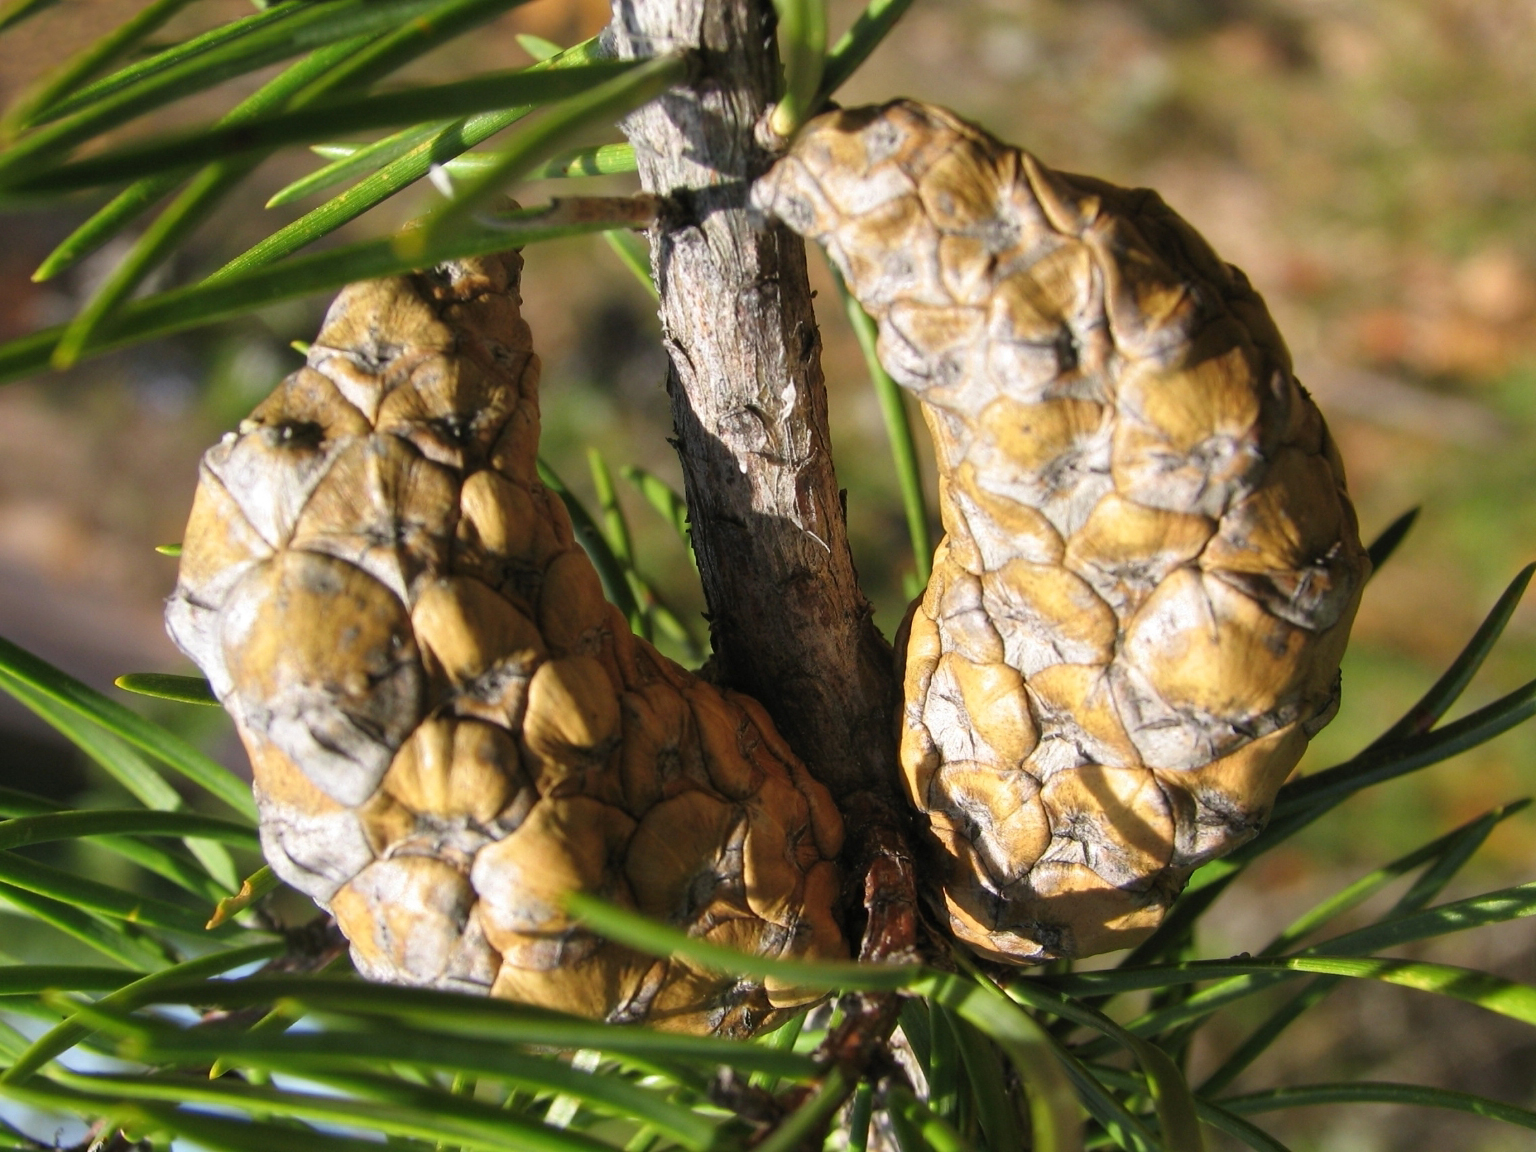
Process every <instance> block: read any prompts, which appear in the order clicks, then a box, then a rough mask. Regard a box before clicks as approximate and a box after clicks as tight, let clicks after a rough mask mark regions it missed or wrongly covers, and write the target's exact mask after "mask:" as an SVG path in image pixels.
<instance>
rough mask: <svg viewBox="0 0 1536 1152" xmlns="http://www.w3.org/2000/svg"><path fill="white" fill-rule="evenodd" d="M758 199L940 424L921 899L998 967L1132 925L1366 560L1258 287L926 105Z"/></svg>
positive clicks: (833, 143)
mask: <svg viewBox="0 0 1536 1152" xmlns="http://www.w3.org/2000/svg"><path fill="white" fill-rule="evenodd" d="M754 203H755V205H756V206H757V207H758V208H759V209H760V210H762V211H764V212H765V213H768V214H771V215H773V216H777V217H778V218H779V219H781V220H783V221H784V222H785V223H787V224H788V225H789V226H790V227H791V228H793V229H795V230H796V231H797V232H800V233H801V234H802V235H804V236H806V237H808V238H811V239H814V240H816V241H817V242H818V243H820V244H821V245H822V246H823V247H824V248H825V249H826V251H827V253H828V255H829V256H830V258H831V259H832V261H833V263H834V264H836V266H837V268H838V270H839V271H840V272H841V273H842V275H843V277H844V279H845V280H846V282H847V284H848V287H849V290H850V291H851V292H852V293H853V295H854V296H855V297H856V298H857V299H858V301H859V302H860V304H862V305H863V307H864V308H865V310H866V311H867V312H868V313H869V314H870V315H871V316H872V317H873V318H874V319H875V320H876V321H877V322H878V324H879V332H880V338H879V354H880V359H881V362H882V363H883V364H884V365H885V367H886V369H887V370H888V371H889V372H890V373H891V375H892V376H893V377H895V379H896V380H897V381H898V382H899V383H901V384H902V385H904V386H905V387H907V388H909V389H911V390H912V391H913V392H914V393H915V394H916V395H917V396H918V397H920V398H921V400H922V401H923V414H924V416H925V417H926V419H927V422H928V426H929V429H930V431H931V433H932V436H933V440H934V446H935V451H936V455H937V458H938V471H939V502H940V512H941V514H942V517H943V523H944V530H945V538H944V540H943V542H942V543H941V544H940V545H939V548H938V550H937V552H936V554H935V556H934V564H933V578H932V580H931V581H930V582H929V584H928V588H927V591H926V592H925V594H924V595H923V597H922V598H921V600H920V601H919V602H918V603H917V604H916V605H914V609H913V612H912V615H911V617H910V629H909V632H908V635H907V638H906V640H905V645H904V648H905V671H904V710H903V714H902V717H901V774H902V779H903V782H904V785H905V788H906V791H907V794H908V796H909V797H910V799H911V801H912V803H913V804H914V805H915V806H916V807H917V809H918V810H919V811H920V812H921V813H922V814H923V815H924V816H925V817H926V825H927V835H926V839H927V841H928V847H929V848H930V849H931V853H932V857H933V860H934V864H935V867H934V869H933V880H934V885H933V887H934V889H935V891H934V893H933V895H934V896H935V899H936V900H937V901H938V902H939V903H940V904H941V905H942V907H943V909H944V912H945V914H946V915H947V917H948V920H949V923H950V926H951V928H952V929H953V931H954V932H955V934H956V935H957V936H959V937H960V938H961V939H962V940H964V941H965V942H966V943H967V944H969V945H970V946H971V947H973V948H975V949H976V950H978V951H979V952H982V953H985V954H987V955H989V956H992V957H994V958H997V959H1002V960H1007V961H1012V962H1018V963H1035V962H1039V961H1043V960H1047V959H1051V958H1055V957H1071V956H1086V955H1091V954H1093V953H1096V952H1103V951H1107V950H1110V949H1115V948H1122V947H1126V946H1129V945H1132V944H1134V943H1136V942H1137V941H1138V940H1141V939H1142V938H1144V937H1145V936H1146V935H1147V934H1148V933H1149V932H1150V931H1151V930H1152V929H1153V928H1154V927H1156V925H1157V924H1158V923H1159V921H1160V920H1161V918H1162V916H1163V913H1164V912H1165V911H1166V909H1167V907H1168V905H1169V904H1170V903H1171V902H1172V900H1173V899H1174V897H1176V896H1177V895H1178V893H1179V892H1180V891H1181V890H1182V888H1183V886H1184V883H1185V881H1186V880H1187V878H1188V876H1189V874H1190V872H1191V871H1192V870H1193V869H1194V868H1196V867H1198V866H1199V865H1200V864H1202V863H1204V862H1205V861H1207V860H1210V859H1212V858H1213V857H1216V856H1219V855H1221V854H1222V853H1225V852H1228V851H1230V850H1231V849H1233V848H1235V847H1237V846H1238V845H1240V844H1242V843H1243V842H1244V841H1246V840H1248V839H1250V838H1251V837H1252V836H1254V835H1255V834H1256V833H1257V832H1258V831H1259V829H1260V828H1261V827H1262V826H1263V823H1264V821H1265V819H1266V817H1267V816H1268V814H1269V811H1270V808H1271V807H1272V805H1273V803H1274V798H1275V794H1276V791H1277V790H1278V789H1279V787H1280V785H1281V784H1282V783H1283V782H1284V780H1285V778H1286V776H1287V775H1288V774H1289V773H1290V771H1291V769H1292V768H1293V767H1294V766H1295V764H1296V762H1297V760H1298V759H1299V758H1300V756H1301V753H1302V751H1303V750H1304V749H1305V747H1306V744H1307V741H1308V739H1309V738H1310V737H1311V736H1312V735H1313V734H1315V733H1316V732H1317V731H1318V729H1320V728H1321V727H1322V726H1323V725H1324V724H1326V723H1327V722H1328V721H1329V719H1330V718H1331V717H1332V716H1333V714H1334V712H1335V710H1336V709H1337V707H1338V696H1339V661H1340V658H1341V656H1342V654H1343V650H1344V645H1345V641H1346V639H1347V637H1348V634H1349V627H1350V623H1351V621H1352V619H1353V617H1354V614H1355V608H1356V605H1357V603H1358V601H1359V595H1360V589H1361V586H1362V584H1363V583H1364V580H1365V577H1366V576H1367V574H1368V572H1369V560H1368V559H1367V557H1366V554H1365V552H1364V550H1363V549H1362V548H1361V546H1360V540H1359V534H1358V529H1357V527H1356V522H1355V515H1354V511H1353V509H1352V508H1351V506H1350V502H1349V499H1348V496H1347V495H1346V494H1345V488H1344V470H1343V467H1342V465H1341V463H1340V460H1339V455H1338V452H1337V450H1336V449H1335V447H1334V445H1333V442H1332V441H1331V439H1330V438H1329V435H1328V431H1327V429H1326V428H1325V427H1324V425H1323V420H1322V417H1321V416H1320V415H1319V413H1318V410H1317V408H1316V406H1315V405H1314V404H1313V403H1312V400H1311V399H1310V397H1308V395H1307V393H1306V392H1305V391H1304V390H1303V389H1302V388H1301V387H1300V386H1299V385H1298V384H1297V382H1296V379H1295V377H1294V375H1293V374H1292V371H1291V362H1290V357H1289V355H1288V353H1287V352H1286V349H1285V345H1284V343H1283V342H1282V341H1281V338H1280V335H1279V333H1278V332H1277V331H1276V329H1275V326H1274V323H1273V322H1272V321H1271V319H1270V317H1269V313H1268V312H1267V311H1266V309H1265V307H1264V303H1263V301H1262V300H1261V299H1260V298H1259V296H1258V295H1257V294H1256V293H1255V292H1254V291H1253V289H1252V288H1251V287H1250V286H1249V284H1248V281H1247V279H1246V278H1245V277H1244V276H1243V274H1242V273H1241V272H1240V271H1238V270H1237V269H1236V268H1233V267H1232V266H1231V265H1229V264H1226V263H1224V262H1222V261H1221V260H1220V259H1219V258H1218V257H1217V256H1216V255H1215V254H1214V253H1213V252H1212V251H1211V249H1210V247H1209V246H1208V245H1207V244H1206V243H1205V241H1204V240H1202V239H1201V238H1200V236H1199V235H1198V234H1197V233H1196V232H1195V231H1194V230H1193V229H1192V228H1191V227H1190V226H1189V225H1188V224H1186V223H1185V222H1184V221H1183V220H1181V219H1180V218H1179V217H1178V216H1177V215H1175V214H1174V213H1173V211H1171V210H1170V209H1169V208H1168V207H1167V206H1166V205H1165V204H1163V202H1162V201H1161V200H1160V199H1159V198H1158V197H1157V195H1156V194H1155V193H1152V192H1148V191H1145V190H1136V191H1133V190H1128V189H1124V188H1117V187H1115V186H1113V185H1110V184H1106V183H1104V182H1102V181H1099V180H1094V179H1090V178H1086V177H1081V176H1069V175H1066V174H1063V173H1059V172H1054V171H1052V170H1050V169H1048V168H1046V167H1045V166H1044V165H1042V164H1041V163H1040V162H1039V161H1037V160H1036V159H1035V158H1034V157H1032V156H1030V155H1029V154H1028V153H1025V152H1021V151H1019V150H1018V149H1015V148H1012V147H1010V146H1008V145H1006V144H1002V143H1000V142H999V141H997V140H995V139H993V138H992V137H991V136H989V135H987V134H986V133H985V132H983V131H981V130H980V129H978V128H976V127H974V126H972V125H970V124H968V123H966V122H965V121H963V120H961V119H959V118H958V117H956V116H954V115H953V114H951V113H949V112H947V111H944V110H942V109H938V108H932V107H928V106H925V105H922V104H918V103H914V102H911V101H897V102H895V103H892V104H888V105H885V106H883V107H877V108H861V109H849V110H843V111H837V112H832V113H829V114H827V115H825V116H822V117H820V118H818V119H816V120H814V121H812V122H811V123H810V124H808V125H807V126H806V127H805V128H804V129H803V130H802V131H801V133H800V134H799V136H798V137H797V138H796V139H795V141H794V142H793V145H792V147H791V148H790V151H789V153H788V155H787V156H785V157H784V158H783V159H782V160H780V161H779V163H778V164H777V165H776V166H775V167H774V168H773V169H772V171H771V172H770V173H769V174H768V175H767V176H766V177H765V178H764V179H763V180H761V181H760V182H759V183H758V185H757V187H756V188H755V189H754ZM898 647H901V645H898Z"/></svg>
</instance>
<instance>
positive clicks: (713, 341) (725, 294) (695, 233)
mask: <svg viewBox="0 0 1536 1152" xmlns="http://www.w3.org/2000/svg"><path fill="white" fill-rule="evenodd" d="M610 35H612V36H613V38H614V46H615V48H616V49H617V51H618V52H619V54H620V55H622V56H626V57H633V56H639V55H650V54H653V53H656V52H665V51H676V50H687V49H691V50H694V51H695V52H696V53H697V55H698V61H699V67H698V70H697V72H696V73H695V79H694V81H693V83H692V84H691V85H690V86H689V87H687V88H682V89H677V90H674V91H673V92H671V93H669V94H668V95H666V96H665V97H663V98H662V99H661V100H658V101H655V102H653V103H652V104H650V105H648V106H647V107H646V108H645V109H643V110H642V111H640V112H639V113H637V114H635V115H634V116H633V117H631V118H630V120H629V121H628V122H627V123H626V125H625V131H626V133H627V134H628V136H629V139H630V141H631V143H632V144H633V145H634V148H635V152H636V155H637V157H638V160H639V168H640V176H641V180H642V183H643V185H644V187H645V189H646V190H647V191H649V192H654V193H656V194H658V195H660V196H663V197H665V198H666V202H667V204H669V205H670V210H668V211H664V212H663V215H662V219H661V222H660V223H659V224H658V225H657V226H656V227H655V228H653V229H652V231H651V254H652V261H653V267H654V270H655V274H656V280H657V285H658V287H659V288H660V291H661V324H662V335H663V339H664V341H665V343H666V347H667V351H668V354H669V357H670V361H671V367H670V371H669V374H668V380H667V387H668V392H669V394H670V396H671V399H672V411H673V419H674V422H675V425H676V432H677V447H678V451H679V453H680V455H681V457H682V463H683V474H684V483H685V486H686V494H687V498H688V507H689V512H690V517H691V520H692V528H693V540H694V549H695V551H696V552H697V554H698V557H699V567H700V570H701V573H702V577H703V583H704V593H705V597H706V600H707V602H708V605H709V611H710V617H711V628H712V631H713V639H714V647H715V655H716V661H717V671H718V676H717V678H718V679H719V680H720V681H721V682H722V683H724V684H727V685H729V686H730V687H733V688H737V689H740V690H741V691H744V692H747V693H749V694H751V695H752V696H755V697H756V698H757V699H758V700H760V701H761V702H762V703H763V705H764V706H765V707H766V708H767V709H768V711H769V713H770V714H771V715H772V716H773V719H774V721H775V722H776V723H777V724H778V726H779V728H780V729H781V731H782V732H783V734H784V736H785V738H786V739H787V740H788V741H789V743H790V744H791V746H792V747H793V748H794V749H795V751H796V752H797V753H798V754H799V755H800V756H801V757H802V758H803V759H804V760H805V761H806V762H807V763H808V764H809V765H810V767H811V769H812V771H814V772H815V773H816V775H817V776H818V777H819V778H820V779H821V780H822V781H823V782H825V783H826V784H827V786H828V787H830V788H831V789H832V790H833V792H834V793H835V794H837V795H838V796H839V797H847V796H849V795H851V794H853V793H856V792H861V791H867V790H873V791H875V792H878V793H881V794H888V793H892V792H893V788H894V779H895V778H894V756H895V753H894V732H893V717H894V715H895V713H894V708H895V705H896V685H895V678H894V674H893V670H892V666H891V656H890V648H889V646H888V645H887V644H886V643H885V641H884V640H883V639H882V638H881V637H880V635H879V633H878V632H877V631H876V629H875V628H874V625H873V623H872V621H871V615H870V608H869V604H868V602H867V601H866V599H865V597H864V594H863V593H862V592H861V591H860V589H859V586H858V580H857V576H856V573H855V572H854V566H853V558H852V555H851V553H850V552H849V548H848V538H847V531H846V522H845V516H844V509H843V503H842V498H841V494H840V493H839V491H838V487H837V478H836V474H835V472H834V470H833V466H832V455H831V445H830V440H829V437H828V433H827V398H826V390H825V388H824V386H823V380H822V375H821V363H820V353H821V340H820V336H819V334H818V332H817V328H816V318H815V315H814V313H813V311H812V307H811V291H810V286H809V284H808V282H807V278H806V265H805V247H804V244H803V242H802V241H801V240H800V238H799V237H797V236H795V235H794V234H793V233H791V232H789V231H788V230H787V229H785V228H784V227H783V226H781V225H778V224H775V225H773V226H771V227H767V228H759V227H754V225H753V223H752V222H751V221H750V220H749V219H748V213H747V193H748V190H749V188H750V185H751V182H752V180H753V179H754V178H756V177H757V176H759V175H760V174H761V173H762V172H763V171H765V170H766V168H767V167H768V165H769V163H770V161H771V159H772V158H771V157H770V156H769V155H767V154H766V152H765V151H764V150H763V149H762V147H761V146H760V145H759V144H758V143H757V142H756V139H755V135H754V129H755V127H756V125H757V124H758V122H759V120H760V119H761V118H762V117H763V114H764V112H765V110H766V109H767V108H768V106H769V104H770V102H771V101H772V99H773V97H774V93H775V87H776V79H777V71H778V62H777V54H776V51H775V47H774V39H773V20H772V7H771V4H769V3H768V2H767V0H614V22H613V26H612V30H611V32H610Z"/></svg>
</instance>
